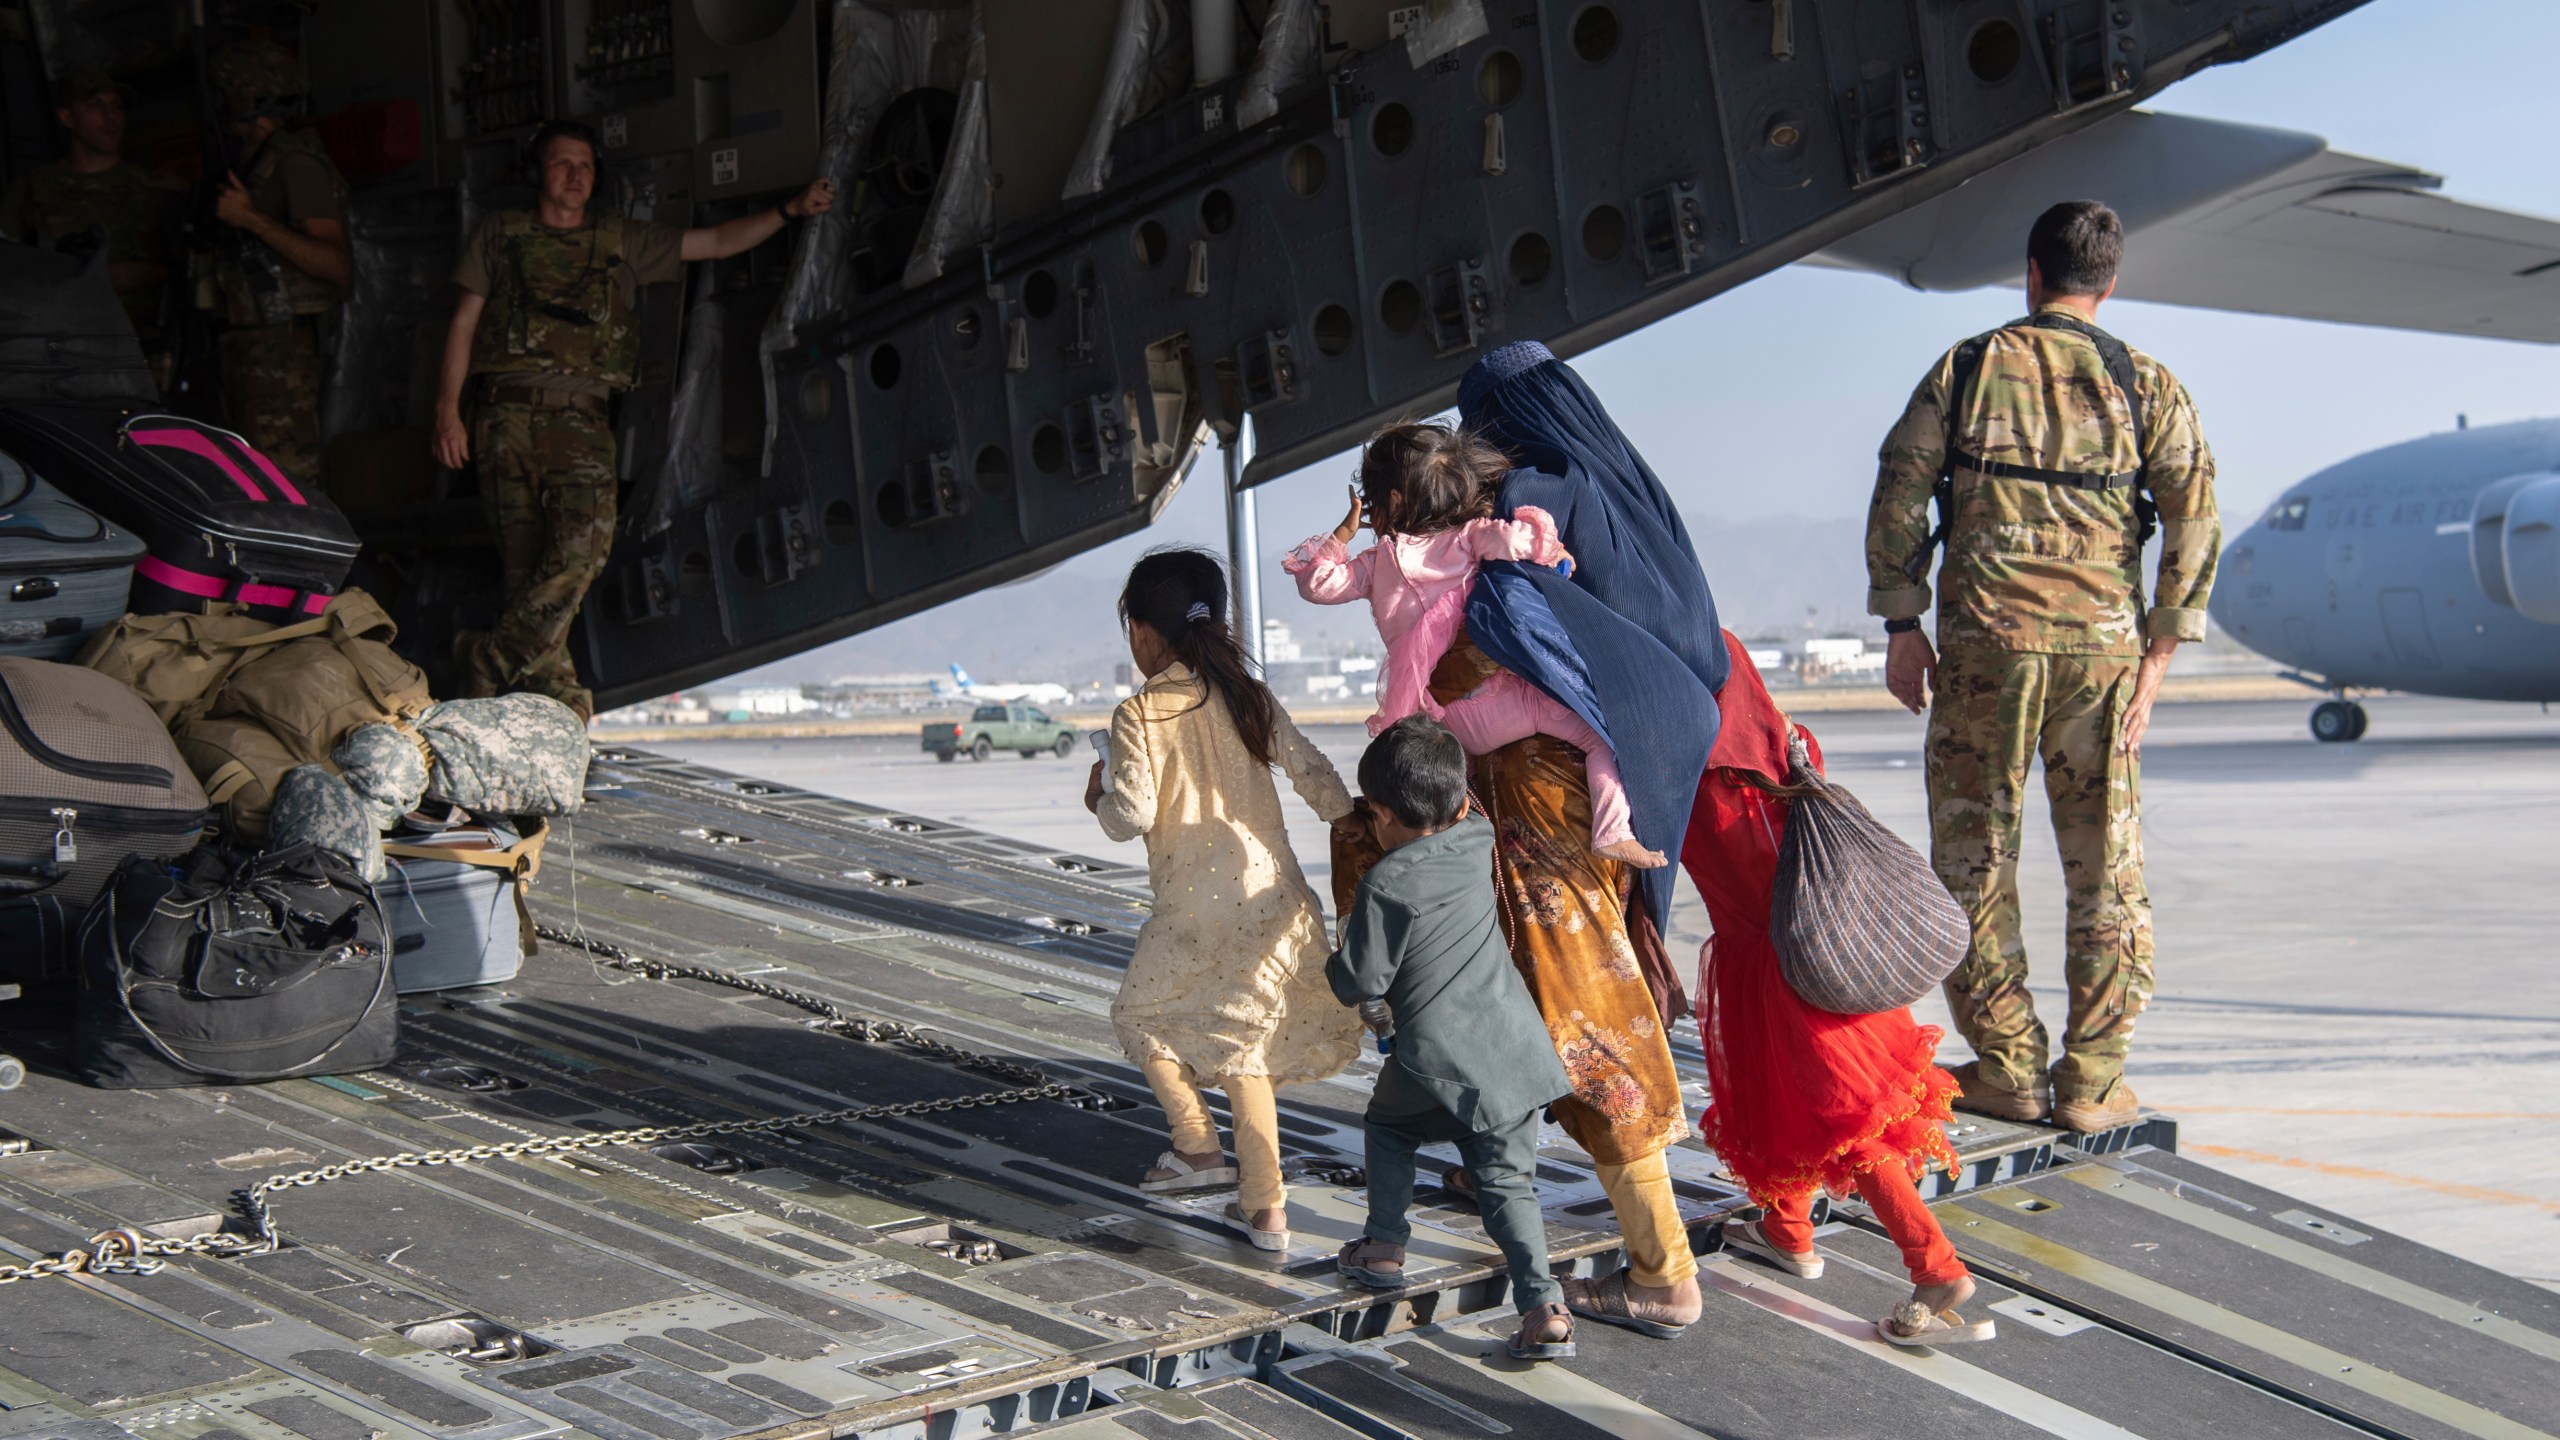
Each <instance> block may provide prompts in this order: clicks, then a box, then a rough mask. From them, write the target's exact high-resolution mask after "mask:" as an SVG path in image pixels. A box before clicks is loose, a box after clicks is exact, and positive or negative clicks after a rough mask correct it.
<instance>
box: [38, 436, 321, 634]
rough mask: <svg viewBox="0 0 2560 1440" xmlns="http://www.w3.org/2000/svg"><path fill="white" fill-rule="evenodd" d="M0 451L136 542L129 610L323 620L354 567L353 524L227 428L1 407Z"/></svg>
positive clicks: (312, 489) (305, 482) (315, 490)
mask: <svg viewBox="0 0 2560 1440" xmlns="http://www.w3.org/2000/svg"><path fill="white" fill-rule="evenodd" d="M0 446H5V447H6V448H7V449H8V450H9V451H10V452H11V453H13V454H16V455H18V456H19V457H20V458H21V459H23V460H25V461H26V462H27V463H28V464H29V465H30V466H31V467H33V468H35V469H37V470H38V471H40V472H41V473H42V474H43V475H44V477H45V478H46V479H47V480H50V481H52V482H53V483H54V484H55V485H57V486H59V487H60V488H61V489H62V490H63V491H64V492H65V493H67V494H69V495H70V496H71V498H73V499H74V500H77V501H79V502H80V503H82V504H84V505H86V506H88V507H89V508H91V509H93V510H96V511H97V512H99V513H100V514H102V515H104V516H106V517H107V518H108V519H109V520H112V521H115V522H117V523H119V524H121V525H123V526H124V527H125V528H127V529H129V530H131V531H132V532H133V533H134V534H136V535H139V536H140V537H142V541H143V543H144V544H146V545H148V546H149V547H150V553H149V554H147V555H145V556H143V557H142V559H141V560H139V561H138V562H136V563H135V565H134V570H133V592H132V601H131V604H132V608H133V611H134V613H136V614H142V615H152V614H165V613H168V612H171V611H201V610H203V609H204V608H205V605H206V604H207V603H208V602H211V601H217V600H227V601H232V602H235V603H238V604H241V605H245V606H247V607H248V608H249V609H250V611H251V612H252V613H254V614H256V615H258V616H259V617H260V618H262V619H268V620H275V621H279V622H281V621H290V620H301V619H306V618H308V617H310V616H313V615H317V614H319V613H320V612H321V611H322V610H324V609H326V608H327V607H328V604H329V597H330V596H332V595H334V594H336V593H337V592H338V591H339V589H340V588H341V587H343V586H344V585H345V584H346V579H347V569H348V567H349V566H351V565H353V564H354V563H355V558H356V550H357V540H356V533H355V529H354V527H353V526H351V525H349V524H348V523H347V519H346V517H345V516H344V515H341V514H340V513H338V507H337V506H335V505H332V504H331V503H329V497H328V496H327V495H325V494H323V493H321V491H320V488H319V486H318V485H317V484H316V483H314V482H311V481H308V480H304V479H299V478H296V477H294V476H292V475H289V474H287V473H285V471H284V469H283V467H281V466H279V465H277V464H276V463H275V462H274V461H273V460H270V459H268V458H267V457H266V456H265V455H262V454H260V453H259V452H258V449H257V447H255V446H253V445H251V444H250V443H249V442H248V441H246V440H243V439H241V438H240V437H239V436H237V435H235V434H233V433H231V432H230V431H228V430H223V429H220V428H217V427H215V426H211V425H206V424H203V423H201V422H199V421H195V420H189V419H186V418H184V417H183V416H177V415H161V414H153V413H149V412H134V411H125V410H108V409H81V410H73V409H58V408H52V407H36V406H27V407H20V408H10V409H0Z"/></svg>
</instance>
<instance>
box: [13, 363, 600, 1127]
mask: <svg viewBox="0 0 2560 1440" xmlns="http://www.w3.org/2000/svg"><path fill="white" fill-rule="evenodd" d="M356 548H357V546H356V539H355V535H354V532H353V531H352V530H351V529H350V528H349V527H348V525H347V523H346V521H345V519H344V517H342V516H341V515H340V514H339V512H338V511H337V509H336V508H335V507H334V506H332V505H331V504H330V503H329V500H328V498H327V497H326V496H325V495H323V494H321V493H319V492H318V491H317V489H316V488H313V489H308V490H306V489H305V488H304V487H303V486H302V484H300V483H299V482H297V481H296V480H295V479H294V478H293V477H292V476H290V475H288V474H286V473H285V472H284V471H283V470H282V469H281V468H280V467H278V466H277V465H276V464H275V463H274V462H273V461H271V460H269V459H268V458H267V457H265V456H264V455H262V454H260V453H259V452H258V451H257V450H256V448H255V447H253V446H251V445H249V444H248V443H247V442H246V441H244V440H242V439H241V438H240V437H239V436H237V435H233V434H231V433H230V432H228V431H224V430H219V429H216V428H214V427H212V426H208V425H203V424H199V423H197V422H195V421H192V420H187V419H184V418H181V417H178V416H173V415H161V414H152V413H145V412H133V411H118V410H106V409H102V408H97V407H94V406H92V407H89V408H79V407H73V406H46V405H41V404H39V405H21V406H14V407H0V996H5V995H6V994H7V993H8V987H9V986H12V985H15V986H21V987H24V989H25V991H26V993H27V995H28V997H29V998H31V999H34V998H41V997H45V996H48V995H50V996H51V997H53V999H54V1000H55V1002H56V1003H57V1004H60V1003H64V1002H67V1003H68V1005H69V1007H70V1010H71V1013H72V1018H71V1020H70V1023H69V1025H68V1027H67V1028H68V1035H69V1039H70V1046H69V1063H70V1065H71V1067H72V1068H73V1069H75V1070H76V1071H77V1073H78V1074H79V1076H80V1078H81V1079H83V1080H86V1081H88V1082H89V1083H91V1084H95V1085H101V1086H108V1087H117V1088H121V1087H133V1086H166V1085H195V1084H211V1083H238V1082H245V1081H257V1080H268V1079H279V1078H284V1077H287V1076H298V1075H328V1074H342V1073H347V1072H351V1071H358V1070H365V1069H370V1068H374V1067H377V1066H380V1065H383V1064H386V1063H388V1062H389V1061H390V1059H391V1057H392V1054H393V1052H394V1050H395V1049H396V1048H397V1045H398V1021H399V1006H398V999H397V997H398V996H399V995H402V994H409V993H415V992H418V991H425V990H437V989H446V988H451V987H454V986H462V985H477V984H489V983H494V982H498V981H503V980H506V979H509V978H512V977H513V976H514V975H515V973H516V971H517V970H518V968H519V967H521V966H522V964H523V963H524V958H525V956H526V955H527V954H528V953H530V952H531V950H532V949H533V945H534V936H533V923H532V918H531V913H530V911H529V910H528V909H527V908H526V904H525V892H526V888H527V886H528V885H529V884H530V883H531V881H532V880H533V878H534V876H535V874H536V873H537V872H538V871H539V869H540V865H541V854H542V846H543V841H544V839H545V838H546V835H547V818H548V817H550V816H555V815H566V814H569V813H572V812H574V811H575V810H576V809H577V808H578V805H579V803H580V801H581V799H582V798H583V795H584V789H585V778H586V766H587V742H586V727H585V725H584V724H583V723H582V722H581V721H580V720H579V719H578V718H577V716H576V714H575V713H574V712H572V711H570V710H569V709H568V708H567V707H566V706H564V705H561V704H560V703H559V702H557V701H554V700H551V699H549V698H547V697H543V696H536V695H509V696H503V697H500V698H497V699H490V700H451V701H444V702H441V703H440V702H438V701H437V700H436V699H435V698H434V697H433V696H432V695H431V694H430V693H429V687H428V683H427V677H426V675H425V674H424V673H423V672H422V671H420V670H419V668H418V667H417V666H416V665H414V664H412V663H411V662H410V661H409V660H407V659H406V658H404V657H403V656H401V655H400V653H399V652H398V651H397V650H396V649H395V648H394V643H395V641H396V640H397V638H398V631H397V627H396V626H395V625H394V624H393V623H392V620H391V617H390V616H389V615H388V614H387V613H386V612H385V611H384V610H383V608H382V607H381V605H380V604H378V603H377V602H376V601H375V600H374V599H373V597H372V596H370V595H368V594H366V593H365V592H364V591H363V590H361V589H352V588H348V587H347V586H346V583H345V582H346V577H347V572H348V569H349V568H350V566H351V565H352V563H353V561H354V558H355V554H356ZM6 1061H7V1057H5V1056H0V1062H6ZM6 1070H7V1066H6V1065H5V1064H0V1073H6Z"/></svg>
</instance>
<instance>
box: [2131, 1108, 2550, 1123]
mask: <svg viewBox="0 0 2560 1440" xmlns="http://www.w3.org/2000/svg"><path fill="white" fill-rule="evenodd" d="M2170 1108H2171V1109H2174V1110H2176V1111H2177V1112H2178V1113H2179V1114H2181V1115H2308V1116H2315V1117H2316V1116H2335V1117H2337V1118H2339V1119H2342V1120H2560V1110H2325V1109H2314V1108H2295V1107H2291V1106H2284V1105H2176V1106H2171V1107H2170Z"/></svg>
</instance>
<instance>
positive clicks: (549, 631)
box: [434, 122, 835, 719]
mask: <svg viewBox="0 0 2560 1440" xmlns="http://www.w3.org/2000/svg"><path fill="white" fill-rule="evenodd" d="M531 150H532V160H533V163H534V165H535V168H536V169H537V171H538V172H539V173H538V175H537V179H538V180H539V181H540V183H541V195H540V198H539V200H538V201H537V202H536V205H535V208H534V209H532V210H511V211H502V212H500V213H497V214H493V215H490V216H487V217H486V218H484V219H482V220H481V222H480V224H479V226H478V228H476V229H474V230H473V231H472V233H471V238H470V240H469V242H468V243H466V244H465V245H464V246H463V251H462V259H461V261H460V262H459V263H458V264H456V265H455V266H454V272H453V281H454V284H455V285H456V286H458V287H460V289H461V292H462V293H461V295H460V296H459V297H458V298H457V299H456V301H455V304H454V309H453V324H452V327H451V329H450V330H449V331H448V332H447V333H446V336H445V351H444V372H443V377H442V384H441V385H440V387H439V389H438V392H437V396H436V417H435V440H434V445H435V456H436V459H437V461H438V462H439V463H441V464H443V465H446V466H448V467H450V468H453V469H457V470H458V469H460V468H462V467H463V466H464V465H465V464H467V463H469V461H470V460H471V459H472V457H473V456H474V455H475V454H476V455H477V456H478V458H479V461H480V494H481V497H482V500H483V502H484V504H485V505H486V507H487V510H488V515H489V526H490V529H491V530H492V531H494V532H495V533H496V535H497V540H498V556H499V560H500V562H501V564H502V566H503V567H504V570H505V573H506V593H505V599H504V601H503V609H502V611H501V614H500V616H499V620H498V625H497V628H496V629H494V630H488V631H465V632H463V634H462V635H460V636H459V637H457V639H456V640H455V643H454V658H455V659H456V660H457V661H459V662H460V664H461V666H462V672H463V673H462V693H463V694H464V695H466V696H482V695H497V694H502V693H505V692H509V691H518V690H529V691H533V692H536V693H539V694H543V695H548V696H551V697H552V698H553V699H556V700H559V701H561V702H563V703H565V704H567V705H568V706H569V707H570V708H571V709H573V710H575V711H577V712H578V715H579V717H580V718H581V719H585V718H588V717H590V716H592V715H593V714H594V712H595V697H594V696H593V695H591V694H590V693H589V692H588V690H587V688H586V686H585V685H583V684H581V683H580V681H579V679H578V666H577V662H576V661H575V660H574V659H572V658H571V657H570V655H569V627H570V624H571V622H573V621H574V620H575V619H576V618H577V614H578V606H579V604H580V603H581V602H582V601H584V599H585V598H586V593H587V587H588V586H590V585H592V584H594V583H595V578H596V576H597V575H599V574H601V573H603V570H604V562H605V554H606V551H607V550H608V549H610V548H611V546H612V543H613V527H614V516H615V509H616V505H615V501H616V488H617V486H618V485H619V483H620V466H619V463H618V458H617V456H616V454H615V448H614V438H613V424H612V417H611V405H612V398H613V396H614V394H615V393H616V392H618V391H622V390H627V389H629V388H630V387H631V385H632V384H633V383H634V382H635V381H636V380H637V379H638V378H639V367H640V346H639V325H638V318H637V313H636V302H637V300H638V295H639V290H640V287H641V286H644V285H652V284H660V283H666V282H671V281H674V280H676V279H678V278H680V277H681V276H682V274H683V265H684V262H685V261H688V260H714V259H723V258H726V257H728V256H731V255H735V254H738V253H739V252H741V251H744V250H748V249H751V248H753V247H754V246H757V245H760V244H763V243H764V242H765V241H767V240H769V239H771V238H772V237H773V236H774V234H775V233H776V232H778V231H780V230H781V229H782V226H783V223H784V221H786V220H789V219H797V218H801V217H804V216H809V215H816V214H820V213H823V212H824V211H826V210H827V209H829V208H831V207H832V205H833V204H834V197H835V187H834V185H833V184H832V183H831V182H829V181H826V180H819V181H816V182H814V183H812V184H811V185H810V186H809V188H808V189H806V190H804V191H802V192H801V193H800V194H798V195H796V196H793V197H792V198H791V199H790V200H789V201H786V202H785V203H784V204H783V205H782V206H780V207H779V208H777V209H772V210H762V211H758V212H756V213H755V214H752V215H746V216H741V217H740V218H738V219H735V220H731V221H729V222H727V223H726V224H722V225H717V226H709V227H703V228H698V229H691V230H687V229H680V228H678V227H676V226H673V225H662V224H658V223H656V222H653V221H648V220H634V219H630V218H627V217H625V216H621V215H617V214H613V213H611V212H609V211H608V212H606V213H603V214H600V215H592V216H591V215H589V214H588V212H587V201H588V199H589V198H590V197H591V196H592V195H593V194H594V191H595V183H596V156H597V153H598V152H597V145H596V137H595V134H594V132H592V131H590V130H589V129H588V128H587V127H586V126H584V125H577V124H571V123H565V122H556V123H553V124H549V125H545V126H543V127H542V129H541V130H540V131H539V132H538V133H537V134H536V135H535V136H534V139H533V144H532V147H531ZM475 376H476V377H479V381H478V383H479V392H478V395H477V396H476V398H475V400H474V403H473V410H474V414H473V417H472V422H471V423H470V424H468V425H466V424H465V423H464V419H463V391H464V388H465V386H466V384H467V383H469V382H470V381H471V380H472V378H473V377H475Z"/></svg>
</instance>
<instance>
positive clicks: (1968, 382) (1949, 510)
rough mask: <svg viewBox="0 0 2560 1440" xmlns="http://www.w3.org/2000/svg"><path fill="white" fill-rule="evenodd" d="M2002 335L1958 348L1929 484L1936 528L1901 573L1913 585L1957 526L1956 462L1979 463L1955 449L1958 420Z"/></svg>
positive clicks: (1991, 332) (1994, 332) (1982, 337)
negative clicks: (1933, 477) (1987, 352)
mask: <svg viewBox="0 0 2560 1440" xmlns="http://www.w3.org/2000/svg"><path fill="white" fill-rule="evenodd" d="M2001 328H2002V329H2006V328H2008V327H2006V326H2002V327H2001ZM1999 333H2000V331H1999V330H1986V331H1984V332H1983V333H1982V334H1979V335H1976V336H1974V337H1973V338H1972V339H1970V340H1967V341H1965V342H1964V343H1963V344H1961V345H1958V346H1957V347H1956V350H1955V372H1954V374H1952V375H1951V376H1949V377H1948V380H1947V414H1946V422H1947V437H1946V444H1945V446H1944V447H1943V448H1942V449H1941V450H1940V451H1939V460H1938V478H1937V479H1936V480H1933V481H1931V482H1930V484H1929V504H1930V506H1931V507H1932V508H1933V509H1935V510H1936V511H1937V516H1938V524H1937V528H1936V529H1933V530H1931V531H1930V532H1929V537H1928V538H1927V539H1925V540H1923V541H1921V542H1920V548H1919V549H1917V550H1914V551H1912V552H1911V558H1910V559H1908V560H1905V561H1903V562H1902V573H1903V574H1905V575H1907V576H1909V577H1910V578H1911V583H1912V584H1914V585H1917V584H1919V583H1920V582H1921V581H1922V580H1923V579H1924V578H1926V577H1927V576H1928V573H1929V557H1930V556H1931V555H1933V554H1935V553H1937V549H1938V547H1939V546H1940V545H1943V544H1945V543H1946V540H1947V531H1948V529H1949V527H1951V526H1952V525H1953V524H1954V523H1955V517H1956V470H1955V467H1956V462H1957V460H1958V459H1959V458H1962V459H1964V460H1965V461H1966V463H1968V464H1978V463H1980V462H1978V461H1974V460H1973V459H1972V458H1971V457H1970V456H1965V455H1964V454H1963V452H1961V451H1959V450H1957V449H1956V417H1957V416H1959V415H1961V414H1963V413H1964V403H1965V397H1966V396H1967V395H1970V394H1971V393H1973V382H1974V381H1975V379H1976V378H1978V377H1979V376H1980V375H1981V374H1982V352H1983V351H1984V350H1986V349H1988V348H1990V345H1991V337H1992V336H1994V335H1997V334H1999Z"/></svg>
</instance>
